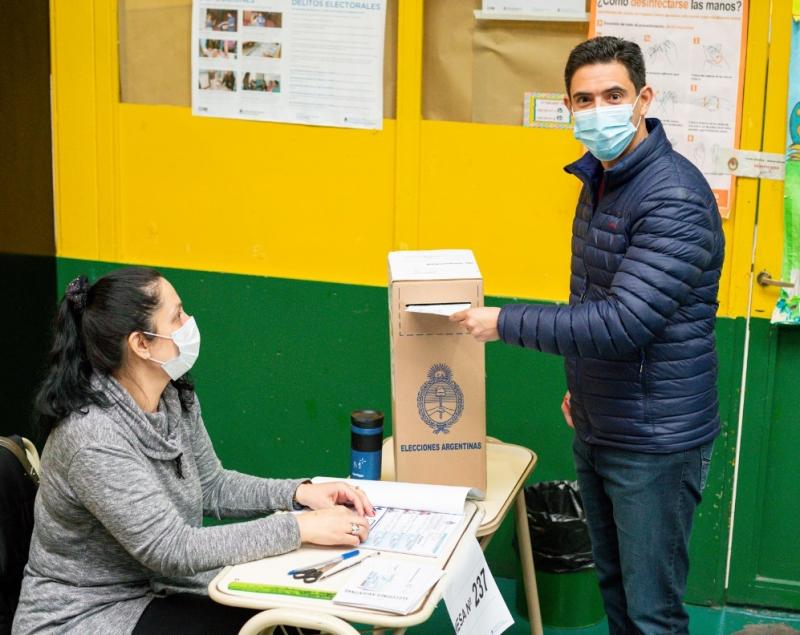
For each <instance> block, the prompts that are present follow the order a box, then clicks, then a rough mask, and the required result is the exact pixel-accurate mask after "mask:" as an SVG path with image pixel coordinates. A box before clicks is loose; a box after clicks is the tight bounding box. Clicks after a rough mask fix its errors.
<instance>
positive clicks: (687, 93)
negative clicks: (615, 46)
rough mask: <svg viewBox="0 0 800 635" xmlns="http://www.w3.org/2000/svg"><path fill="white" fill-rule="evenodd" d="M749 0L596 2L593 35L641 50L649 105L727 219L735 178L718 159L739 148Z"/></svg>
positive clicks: (651, 115)
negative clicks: (723, 169)
mask: <svg viewBox="0 0 800 635" xmlns="http://www.w3.org/2000/svg"><path fill="white" fill-rule="evenodd" d="M746 25H747V0H725V1H720V2H716V1H710V0H593V1H592V15H591V31H592V35H615V36H618V37H621V38H624V39H626V40H631V41H633V42H636V43H637V44H638V45H639V46H640V47H641V49H642V54H643V55H644V62H645V67H646V68H647V83H648V84H649V85H650V86H652V87H653V91H654V93H655V96H654V101H653V103H652V105H651V106H650V110H649V111H648V113H647V115H648V116H649V117H657V118H658V119H660V120H661V121H662V123H663V124H664V129H665V131H666V133H667V137H668V138H669V140H670V142H671V143H672V145H673V147H674V148H675V150H677V151H678V152H680V153H681V154H682V155H684V156H685V157H686V158H687V159H689V160H690V161H692V163H694V164H695V165H696V166H697V167H698V168H700V170H701V171H702V172H703V174H704V176H705V177H706V179H707V180H708V182H709V184H710V185H711V189H712V190H713V191H714V195H715V196H716V198H717V205H718V206H719V209H720V213H721V214H722V216H723V217H724V218H727V217H728V216H729V214H730V208H731V205H732V203H733V192H734V177H732V176H730V175H729V174H723V173H721V172H719V171H715V168H714V164H715V156H716V154H718V153H719V152H720V151H729V150H730V149H731V148H738V145H739V121H740V119H741V102H742V87H743V78H744V61H745V60H744V57H745V56H744V51H745V42H746V35H747V32H746V28H747V27H746Z"/></svg>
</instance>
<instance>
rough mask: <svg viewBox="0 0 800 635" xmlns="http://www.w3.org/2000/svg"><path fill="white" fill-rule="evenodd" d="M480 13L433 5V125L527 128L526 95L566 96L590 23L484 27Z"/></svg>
mask: <svg viewBox="0 0 800 635" xmlns="http://www.w3.org/2000/svg"><path fill="white" fill-rule="evenodd" d="M480 6H481V0H458V1H454V0H427V1H426V2H425V33H424V50H423V85H422V115H423V117H424V118H425V119H439V120H446V121H475V122H481V123H493V124H510V125H520V124H521V123H522V104H523V95H524V93H525V92H528V91H543V92H558V93H561V92H564V65H565V64H566V61H567V57H568V56H569V52H570V51H571V50H572V48H573V47H575V46H576V45H577V44H579V43H580V42H582V41H583V40H585V39H586V37H587V33H588V28H589V25H588V22H518V21H512V20H476V19H475V17H474V14H473V11H474V10H475V9H479V8H480Z"/></svg>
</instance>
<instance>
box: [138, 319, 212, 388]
mask: <svg viewBox="0 0 800 635" xmlns="http://www.w3.org/2000/svg"><path fill="white" fill-rule="evenodd" d="M143 333H144V334H145V335H152V336H153V337H163V338H164V339H167V340H172V341H173V342H175V346H177V347H178V356H177V357H173V358H172V359H168V360H167V361H165V362H160V361H158V360H157V359H153V358H152V357H151V358H150V359H151V360H152V361H154V362H155V363H156V364H161V368H163V369H164V372H165V373H167V375H169V376H170V379H172V380H173V381H174V380H177V379H180V378H181V377H183V376H184V375H185V374H186V373H188V372H189V371H190V370H191V368H192V366H194V363H195V361H196V360H197V357H198V355H200V329H198V328H197V322H195V321H194V317H190V318H189V319H188V320H186V322H185V323H184V324H183V326H181V327H180V328H179V329H178V330H177V331H173V332H172V335H159V334H158V333H149V332H147V331H143Z"/></svg>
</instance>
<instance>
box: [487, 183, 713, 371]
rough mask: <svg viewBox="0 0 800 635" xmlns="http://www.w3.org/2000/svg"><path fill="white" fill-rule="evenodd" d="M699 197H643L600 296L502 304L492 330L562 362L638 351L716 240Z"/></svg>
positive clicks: (682, 297) (667, 193)
mask: <svg viewBox="0 0 800 635" xmlns="http://www.w3.org/2000/svg"><path fill="white" fill-rule="evenodd" d="M716 213H717V212H716V210H715V208H714V205H713V204H709V202H708V201H707V200H705V199H704V198H703V197H702V196H701V195H700V194H699V193H697V192H695V191H693V190H691V189H688V188H685V187H682V186H670V187H665V188H661V189H658V190H656V191H654V192H650V193H649V194H648V195H647V196H646V198H645V200H644V201H643V202H642V204H641V206H640V207H639V212H638V215H637V217H636V218H634V219H632V225H631V232H630V243H629V246H628V249H627V252H626V253H625V257H624V258H623V260H622V262H621V264H620V266H619V269H618V270H617V272H616V273H615V275H614V278H613V280H612V283H611V288H610V289H609V292H608V294H607V296H606V297H605V298H603V299H602V300H596V301H586V302H583V303H580V304H573V305H569V306H566V305H562V306H542V305H536V304H509V305H506V306H505V307H503V310H502V311H501V312H500V318H499V322H498V330H499V333H500V337H501V339H502V340H503V341H505V342H506V343H508V344H516V345H518V346H523V347H526V348H534V349H538V350H541V351H544V352H547V353H555V354H558V355H565V356H580V357H596V358H607V359H614V358H618V357H620V356H624V355H628V354H630V353H632V352H634V351H635V350H636V349H638V348H641V347H643V346H646V345H647V344H648V343H649V342H650V341H651V340H652V339H653V338H654V337H656V336H657V335H658V334H659V333H660V332H661V331H663V329H664V328H665V326H666V324H667V322H668V321H669V319H670V317H671V316H672V315H673V314H674V313H675V312H676V311H677V310H678V308H679V307H680V306H681V304H683V303H684V302H685V301H686V299H687V297H688V296H689V294H690V292H691V290H692V288H693V287H694V286H695V285H696V283H697V282H698V280H699V278H700V276H701V274H702V272H703V270H704V269H706V268H707V267H708V265H709V264H710V262H711V259H712V255H713V253H714V248H715V243H716V240H718V238H717V236H716V234H715V232H714V226H713V221H712V219H713V217H712V214H716Z"/></svg>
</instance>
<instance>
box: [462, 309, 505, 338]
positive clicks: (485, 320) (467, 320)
mask: <svg viewBox="0 0 800 635" xmlns="http://www.w3.org/2000/svg"><path fill="white" fill-rule="evenodd" d="M499 316H500V309H498V308H497V307H493V306H484V307H477V308H474V309H466V310H465V311H459V312H458V313H453V315H451V316H450V321H451V322H457V323H458V324H459V325H460V326H462V327H463V328H465V329H466V330H467V333H470V334H472V336H473V337H474V338H475V339H476V340H478V341H479V342H493V341H495V340H499V339H500V334H499V333H498V332H497V318H498V317H499Z"/></svg>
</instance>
